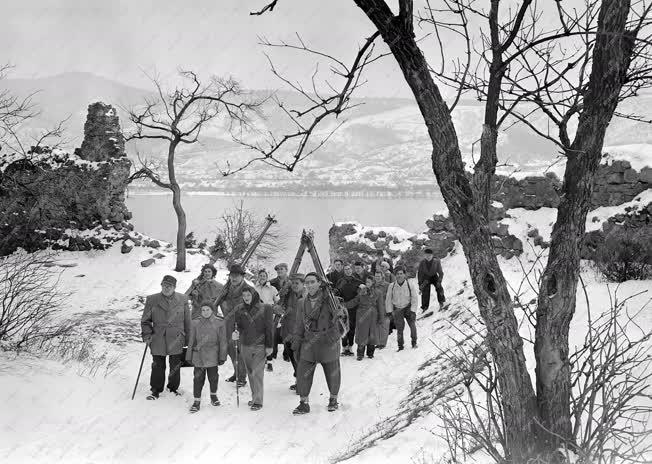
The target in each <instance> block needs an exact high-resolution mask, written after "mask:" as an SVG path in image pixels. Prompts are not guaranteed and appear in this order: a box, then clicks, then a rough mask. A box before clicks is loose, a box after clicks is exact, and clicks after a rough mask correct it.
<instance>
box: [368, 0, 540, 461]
mask: <svg viewBox="0 0 652 464" xmlns="http://www.w3.org/2000/svg"><path fill="white" fill-rule="evenodd" d="M355 1H356V4H357V5H358V6H359V7H360V8H361V9H362V10H363V11H364V12H365V14H366V15H367V16H368V17H369V18H370V19H371V21H372V22H373V23H374V25H375V26H376V27H377V28H378V30H379V31H380V32H381V35H382V37H383V40H384V41H385V42H386V43H387V44H388V45H389V47H390V50H391V52H392V54H393V55H394V57H395V58H396V61H397V62H398V64H399V66H400V68H401V71H402V72H403V75H404V77H405V79H406V81H407V83H408V84H409V86H410V88H411V89H412V92H413V94H414V96H415V98H416V101H417V104H418V106H419V109H420V111H421V114H422V116H423V118H424V121H425V124H426V127H427V129H428V133H429V136H430V139H431V141H432V144H433V152H432V168H433V171H434V173H435V176H436V178H437V182H438V184H439V187H440V189H441V192H442V196H443V197H444V201H445V202H446V205H447V206H448V210H449V212H450V215H451V218H452V220H453V223H454V224H455V228H456V231H457V234H458V236H459V237H460V242H461V243H462V246H463V249H464V253H465V256H466V259H467V262H468V265H469V270H470V273H471V279H472V282H473V288H474V291H475V295H476V297H477V299H478V305H479V308H480V314H481V316H482V318H483V320H484V322H485V325H486V328H487V342H488V345H489V347H490V349H491V353H492V355H493V357H494V359H495V361H496V364H497V366H498V380H499V387H500V390H501V401H502V403H503V408H504V413H505V420H506V440H507V447H508V449H507V450H505V451H506V453H507V455H508V456H510V457H511V459H512V460H513V461H514V462H524V461H526V460H527V458H528V457H530V456H533V455H535V454H536V449H537V443H536V436H537V428H536V422H535V419H536V414H537V408H536V398H535V394H534V388H533V386H532V382H531V380H530V376H529V374H528V371H527V369H526V365H525V356H524V353H523V342H522V339H521V337H520V336H519V333H518V325H517V321H516V317H515V316H514V312H513V308H512V302H511V297H510V295H509V292H508V290H507V285H506V282H505V279H504V277H503V274H502V272H501V270H500V267H499V265H498V261H497V260H496V256H495V253H494V249H493V245H492V242H491V239H490V233H489V228H488V222H487V218H486V213H487V207H488V204H489V188H488V184H489V183H490V180H491V177H492V175H493V169H495V163H494V165H493V167H492V166H490V164H491V163H488V164H487V165H486V166H484V169H481V170H480V172H476V174H475V175H474V180H473V184H474V188H473V189H472V188H471V183H470V181H469V179H468V178H467V177H466V174H465V171H464V165H463V163H462V157H461V154H460V149H459V143H458V140H457V134H456V132H455V128H454V126H453V122H452V119H451V116H450V113H449V111H448V107H447V106H446V103H445V102H444V100H443V98H442V96H441V94H440V92H439V89H438V87H437V85H436V84H435V82H434V80H433V79H432V76H431V75H430V72H429V69H428V65H427V62H426V60H425V58H424V56H423V54H422V53H421V50H420V49H419V47H418V46H417V43H416V41H415V39H414V34H413V31H412V27H411V21H412V19H411V8H409V7H411V2H409V3H410V5H409V7H408V8H407V13H406V15H403V16H401V15H399V16H396V17H395V16H394V15H393V14H392V12H391V10H390V9H389V8H388V7H387V5H386V4H385V2H384V1H374V0H355ZM401 4H402V5H403V4H405V5H406V4H407V3H406V2H401ZM402 10H403V7H402ZM495 135H496V134H495V131H494V130H493V129H492V128H490V127H489V128H487V127H485V129H484V130H483V139H484V143H486V144H491V143H492V142H493V144H494V149H493V154H494V155H493V156H495ZM487 155H488V156H490V155H491V153H490V152H489V153H487ZM478 187H479V188H478Z"/></svg>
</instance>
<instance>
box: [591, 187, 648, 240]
mask: <svg viewBox="0 0 652 464" xmlns="http://www.w3.org/2000/svg"><path fill="white" fill-rule="evenodd" d="M650 203H652V189H647V190H646V191H645V192H641V193H640V194H639V195H637V196H636V198H634V199H633V200H632V201H629V202H627V203H623V204H621V205H618V206H601V207H599V208H596V209H594V210H593V211H589V213H588V214H587V215H586V231H587V232H590V231H593V230H600V229H602V225H603V224H604V223H605V222H606V221H607V219H609V218H610V217H612V216H615V215H617V214H627V215H631V214H634V213H635V212H637V211H640V210H641V209H643V208H645V207H646V206H647V205H649V204H650ZM626 208H631V209H630V211H626Z"/></svg>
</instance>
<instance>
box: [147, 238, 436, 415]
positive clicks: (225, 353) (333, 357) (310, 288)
mask: <svg viewBox="0 0 652 464" xmlns="http://www.w3.org/2000/svg"><path fill="white" fill-rule="evenodd" d="M274 270H275V271H276V274H277V275H276V277H275V278H273V279H271V280H269V276H268V274H267V272H266V271H265V270H264V269H261V270H260V271H258V273H257V275H256V276H255V277H254V280H255V282H254V285H250V284H248V283H247V282H246V281H245V274H246V273H245V270H244V269H243V268H242V266H240V265H238V264H233V265H231V266H230V267H229V282H228V288H227V289H226V294H223V293H224V291H223V290H224V286H223V285H222V284H220V283H219V282H217V281H216V280H215V276H216V273H217V271H216V269H215V267H214V266H213V265H211V264H205V265H204V266H203V267H202V270H201V274H200V276H199V277H198V278H196V279H194V280H193V282H192V285H191V286H190V287H189V288H188V289H187V291H186V292H185V293H179V292H177V291H176V284H177V281H176V279H175V278H174V277H173V276H170V275H166V276H164V277H163V280H162V282H161V292H160V293H157V294H154V295H150V296H148V297H147V299H146V301H145V309H144V311H143V315H142V318H141V328H142V338H143V341H144V342H145V343H146V344H147V345H148V346H149V349H150V352H151V355H152V371H151V376H150V389H151V392H150V394H149V395H148V396H147V399H149V400H156V399H158V398H159V395H160V394H161V393H162V392H163V390H164V384H165V371H166V357H167V358H168V364H169V373H168V377H167V389H168V390H169V391H170V392H171V393H173V394H175V395H179V392H178V389H179V384H180V378H181V376H180V369H181V367H182V365H184V362H185V363H187V365H192V366H193V368H194V371H193V395H194V402H193V404H192V406H191V408H190V412H193V413H194V412H197V411H199V409H200V406H201V395H202V389H203V386H204V383H205V381H206V377H208V383H209V387H210V400H211V404H212V405H213V406H219V404H220V401H219V399H218V397H217V384H218V379H219V375H218V366H221V365H223V364H224V363H225V362H226V359H227V357H229V358H230V359H231V362H232V364H233V369H234V371H233V372H234V373H233V375H232V376H231V377H229V378H228V379H226V381H227V382H235V383H236V384H237V386H238V387H244V386H246V384H247V379H248V381H249V386H250V388H251V400H250V401H249V402H248V406H249V407H250V409H251V410H253V411H257V410H259V409H261V408H262V407H263V378H264V372H265V370H267V371H270V372H271V371H273V361H274V360H275V359H276V357H277V354H278V346H279V345H283V354H282V357H283V359H284V360H285V361H289V362H290V363H291V364H292V367H293V370H294V377H295V381H294V383H293V384H292V385H291V386H290V390H293V391H295V393H296V394H298V395H299V399H300V401H299V405H298V406H297V407H296V408H295V409H294V411H293V414H295V415H299V414H306V413H309V412H310V405H309V395H310V390H311V388H312V382H313V377H314V372H315V368H316V367H317V364H321V366H322V368H323V370H324V374H325V377H326V383H327V386H328V390H329V392H330V398H329V401H328V406H327V409H328V411H335V410H337V409H338V406H339V404H338V393H339V389H340V383H341V370H340V356H353V355H354V353H353V345H354V343H355V344H356V345H357V349H356V353H355V354H356V355H357V360H358V361H362V360H363V359H364V357H365V355H366V357H367V358H369V359H372V358H373V357H374V354H375V352H376V350H382V349H384V348H385V347H386V346H387V341H388V337H389V335H390V334H391V333H392V332H393V331H394V329H395V330H396V332H397V343H398V351H401V350H403V349H404V339H403V332H404V329H405V325H406V323H407V326H408V327H409V330H410V338H411V345H412V348H416V347H417V328H416V309H417V306H418V305H419V301H418V299H419V294H420V295H421V310H422V311H426V310H428V308H429V304H430V286H431V285H432V286H434V287H435V290H436V293H437V300H438V302H439V306H440V308H442V307H444V306H445V305H446V304H447V303H446V298H445V296H444V291H443V288H442V278H443V272H442V268H441V263H440V261H439V260H438V259H436V258H434V256H433V252H432V250H430V249H425V250H424V257H423V259H422V261H421V262H420V263H419V267H418V271H417V281H418V288H416V287H415V286H414V284H413V283H412V282H411V281H410V280H409V279H408V275H407V271H406V269H405V268H404V267H402V266H400V265H399V266H396V268H394V267H393V265H392V263H391V262H390V261H388V260H387V259H385V257H384V255H383V252H382V250H378V252H377V257H376V260H374V261H373V262H372V263H371V267H370V269H369V270H367V267H366V266H365V265H364V264H363V263H362V262H361V261H356V262H354V263H353V264H351V263H345V262H343V261H342V260H341V259H336V260H334V261H333V263H332V266H331V269H330V271H329V272H328V273H327V274H326V276H325V278H324V277H322V276H320V275H319V274H318V273H317V272H309V273H307V274H305V275H304V274H300V273H293V274H291V275H288V266H287V264H285V263H281V264H277V265H276V266H275V267H274ZM334 297H335V298H334ZM344 308H346V311H345V309H344ZM345 313H348V330H345V329H343V327H342V323H341V321H342V320H346V319H347V318H346V314H345ZM340 343H341V347H342V350H340Z"/></svg>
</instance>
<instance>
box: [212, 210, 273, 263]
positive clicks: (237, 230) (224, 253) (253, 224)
mask: <svg viewBox="0 0 652 464" xmlns="http://www.w3.org/2000/svg"><path fill="white" fill-rule="evenodd" d="M219 221H220V222H219V225H218V227H217V237H216V239H215V242H214V244H213V245H212V246H211V247H210V249H209V251H210V253H211V255H213V257H214V258H215V259H223V260H225V261H227V262H229V263H233V262H238V261H240V260H241V259H242V257H243V256H244V255H245V253H247V250H248V249H249V248H250V246H251V244H252V243H253V242H255V241H256V239H257V238H258V236H259V235H260V231H261V229H263V228H264V227H265V223H266V219H265V218H264V217H262V216H259V215H257V214H256V213H255V212H253V211H251V210H249V209H246V208H245V206H244V202H243V201H241V202H240V203H239V204H235V205H234V207H233V208H232V209H229V210H226V211H225V212H224V214H222V217H221V218H220V220H219ZM284 248H285V240H284V238H283V237H282V236H281V234H280V232H279V231H278V226H277V225H276V224H272V226H271V227H270V228H269V230H268V231H267V233H266V234H265V235H264V236H263V238H262V240H261V242H260V244H259V245H258V247H257V248H256V251H255V252H254V254H253V259H254V260H256V261H258V262H263V263H264V262H267V261H269V260H270V259H271V258H272V257H273V256H274V255H276V254H278V253H279V251H282V250H283V249H284Z"/></svg>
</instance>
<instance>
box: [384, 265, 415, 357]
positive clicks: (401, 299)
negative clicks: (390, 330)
mask: <svg viewBox="0 0 652 464" xmlns="http://www.w3.org/2000/svg"><path fill="white" fill-rule="evenodd" d="M394 272H396V282H393V283H391V284H389V286H388V287H387V296H386V297H385V308H386V311H387V312H390V311H391V312H392V318H393V319H394V324H395V326H396V332H397V339H398V351H401V350H402V349H403V329H404V328H405V322H406V321H407V323H408V326H409V327H410V338H411V339H412V348H416V347H417V326H416V322H415V321H416V317H417V316H416V313H415V312H414V310H415V308H416V307H417V305H418V304H419V298H418V293H417V290H416V289H415V288H412V284H410V282H409V281H408V280H407V277H406V274H405V268H404V267H403V266H396V269H395V270H394Z"/></svg>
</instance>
